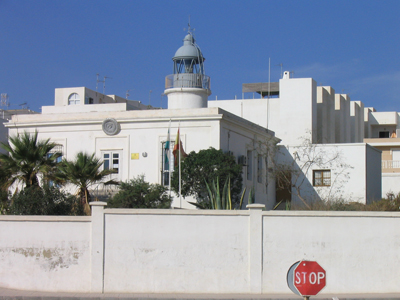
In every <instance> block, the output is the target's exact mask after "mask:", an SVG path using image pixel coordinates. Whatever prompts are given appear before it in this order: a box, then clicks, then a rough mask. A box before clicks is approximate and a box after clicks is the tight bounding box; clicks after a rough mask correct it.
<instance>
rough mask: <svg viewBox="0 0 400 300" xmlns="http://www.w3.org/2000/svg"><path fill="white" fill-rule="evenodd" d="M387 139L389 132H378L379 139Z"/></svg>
mask: <svg viewBox="0 0 400 300" xmlns="http://www.w3.org/2000/svg"><path fill="white" fill-rule="evenodd" d="M388 137H389V131H379V138H380V139H383V138H388Z"/></svg>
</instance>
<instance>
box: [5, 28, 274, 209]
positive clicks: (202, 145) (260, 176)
mask: <svg viewBox="0 0 400 300" xmlns="http://www.w3.org/2000/svg"><path fill="white" fill-rule="evenodd" d="M173 59H174V65H175V73H174V74H173V75H169V76H167V80H166V91H165V94H167V95H168V106H169V109H166V110H161V109H151V107H150V108H149V107H147V106H144V105H143V104H141V103H140V102H138V101H129V100H125V99H123V98H120V97H117V96H114V95H111V96H106V95H103V94H100V93H98V92H95V91H92V90H90V89H87V88H84V87H77V88H63V89H56V92H55V101H54V106H44V107H43V108H42V113H41V114H39V115H20V116H18V118H12V120H10V122H9V123H8V124H6V126H7V127H8V130H9V134H10V135H11V136H13V135H17V134H18V133H20V132H23V131H27V132H31V133H33V132H35V131H38V136H39V138H40V139H47V138H50V139H51V140H52V141H53V142H56V143H58V144H59V145H60V149H58V150H59V151H62V153H63V156H64V157H65V158H66V159H68V160H72V159H74V157H75V156H76V154H77V153H78V152H80V151H86V152H88V153H95V154H96V156H97V157H101V158H102V159H103V160H104V161H105V164H104V165H105V167H107V166H108V165H111V164H112V167H113V168H114V169H116V170H117V173H116V174H113V175H112V176H113V177H114V178H115V179H116V180H120V181H127V180H129V179H132V178H135V177H137V176H139V175H142V174H144V175H145V179H146V181H148V182H151V183H160V184H165V185H168V182H166V181H165V178H168V176H167V173H168V172H169V169H168V166H164V159H163V158H164V152H163V151H164V143H165V142H166V141H167V136H168V129H169V126H171V130H170V132H171V138H170V139H171V141H174V140H175V137H176V133H177V130H178V126H180V136H181V140H182V143H183V148H184V149H185V151H186V152H187V153H189V152H191V151H195V152H198V151H199V150H201V149H208V148H209V147H213V148H215V149H221V150H223V151H224V152H228V151H229V152H230V153H232V154H233V155H234V156H235V157H236V158H239V157H246V158H247V161H248V162H250V163H247V164H246V165H245V166H244V168H243V174H245V175H244V180H243V186H244V187H247V190H250V188H253V189H254V191H255V199H256V201H257V202H260V203H263V204H265V205H266V207H267V208H269V209H270V208H272V207H273V206H274V204H275V182H274V179H273V178H270V176H269V173H268V170H267V164H268V158H267V155H268V152H267V150H266V149H268V148H272V147H274V145H275V144H276V143H278V142H279V139H277V138H275V137H274V136H275V135H274V132H272V131H270V130H268V129H266V128H265V127H263V126H259V125H257V124H254V123H252V122H250V121H248V120H246V119H244V118H240V117H238V116H236V115H234V114H232V113H229V112H227V111H224V110H223V109H221V108H217V107H210V108H207V97H208V95H209V94H210V93H211V91H210V88H209V78H208V76H206V75H205V74H204V68H203V61H204V58H203V57H202V54H201V52H200V51H199V50H198V47H197V46H196V45H195V43H194V39H193V37H192V35H191V34H188V35H187V36H186V37H185V39H184V45H183V46H182V47H181V48H179V49H178V51H177V52H176V54H175V56H174V58H173ZM170 124H171V125H170ZM266 158H267V159H266ZM95 189H97V190H98V189H103V186H102V185H99V187H95ZM187 201H193V199H183V200H181V199H179V197H176V198H175V199H174V202H173V206H174V207H181V208H194V206H192V205H191V204H189V203H188V202H187Z"/></svg>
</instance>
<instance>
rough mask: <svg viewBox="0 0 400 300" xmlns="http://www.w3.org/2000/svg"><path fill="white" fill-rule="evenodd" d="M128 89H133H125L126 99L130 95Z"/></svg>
mask: <svg viewBox="0 0 400 300" xmlns="http://www.w3.org/2000/svg"><path fill="white" fill-rule="evenodd" d="M129 91H133V89H131V90H126V100H128V97H129V96H130V94H129Z"/></svg>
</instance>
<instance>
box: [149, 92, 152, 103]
mask: <svg viewBox="0 0 400 300" xmlns="http://www.w3.org/2000/svg"><path fill="white" fill-rule="evenodd" d="M151 92H152V90H150V92H149V105H150V100H151Z"/></svg>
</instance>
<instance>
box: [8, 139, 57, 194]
mask: <svg viewBox="0 0 400 300" xmlns="http://www.w3.org/2000/svg"><path fill="white" fill-rule="evenodd" d="M56 146H57V144H56V143H52V142H50V139H47V140H44V141H39V140H38V133H37V132H35V133H34V134H33V135H31V134H29V133H28V132H24V133H23V134H22V135H17V136H15V137H10V138H9V141H8V142H7V143H1V147H2V148H3V149H5V150H6V151H7V152H8V154H3V153H2V154H0V163H1V168H2V171H1V174H0V175H1V176H0V177H1V179H2V182H1V185H2V187H5V188H8V187H10V186H11V185H12V184H13V183H14V182H22V183H23V184H24V185H25V186H26V187H30V186H38V185H39V178H38V176H39V175H42V176H43V178H42V179H43V180H46V179H47V178H49V177H51V176H52V174H54V170H55V169H56V164H57V158H59V157H60V156H61V155H62V154H61V153H58V152H56V153H52V150H53V149H54V148H55V147H56Z"/></svg>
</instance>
